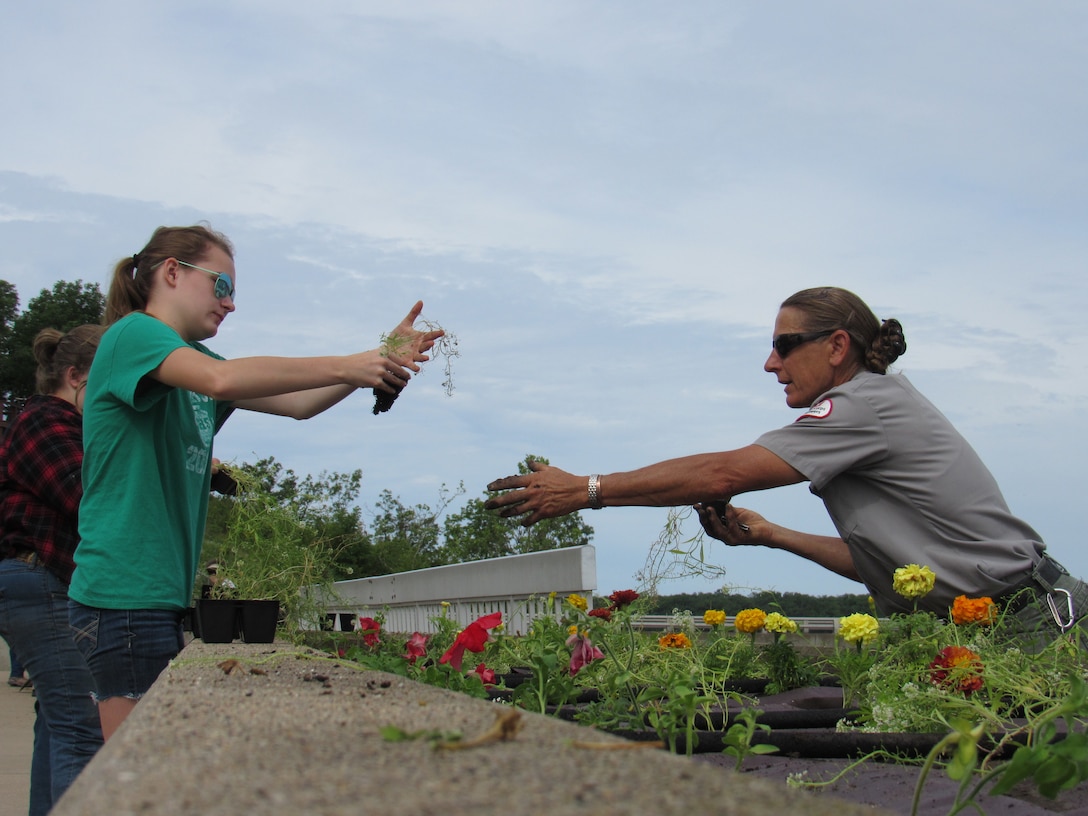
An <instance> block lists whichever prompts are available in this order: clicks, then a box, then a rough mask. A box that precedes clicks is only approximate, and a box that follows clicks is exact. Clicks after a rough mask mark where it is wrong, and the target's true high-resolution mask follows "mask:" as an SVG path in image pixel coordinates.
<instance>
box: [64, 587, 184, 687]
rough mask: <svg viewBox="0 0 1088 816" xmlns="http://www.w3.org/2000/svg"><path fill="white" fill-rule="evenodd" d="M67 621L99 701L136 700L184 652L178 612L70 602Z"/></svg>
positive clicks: (180, 614) (179, 613)
mask: <svg viewBox="0 0 1088 816" xmlns="http://www.w3.org/2000/svg"><path fill="white" fill-rule="evenodd" d="M68 620H69V623H70V624H71V627H72V635H73V637H74V638H75V642H76V648H77V649H79V651H80V652H82V653H83V657H84V659H85V660H86V661H87V666H88V668H90V670H91V675H92V676H93V677H94V691H95V697H96V699H98V700H100V701H101V700H108V699H110V698H111V697H127V698H129V699H131V700H139V699H140V698H141V697H143V696H144V695H145V694H146V693H147V691H148V689H150V688H151V685H152V683H154V682H155V680H156V679H157V678H158V676H159V675H160V674H161V673H162V670H163V669H165V668H166V667H167V665H168V664H169V663H170V661H171V660H173V659H174V658H175V657H177V654H178V652H180V651H181V650H182V649H184V648H185V633H184V631H183V630H182V625H181V621H182V613H181V612H173V611H170V610H167V609H96V608H94V607H90V606H84V605H83V604H81V603H78V602H76V601H69V602H68Z"/></svg>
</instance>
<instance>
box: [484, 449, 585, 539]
mask: <svg viewBox="0 0 1088 816" xmlns="http://www.w3.org/2000/svg"><path fill="white" fill-rule="evenodd" d="M529 469H530V470H531V471H532V472H531V473H526V474H521V475H519V476H504V477H503V478H501V479H496V480H495V481H493V482H491V483H490V484H488V486H487V489H488V490H505V491H506V492H505V493H501V494H500V495H498V496H492V497H491V498H490V499H488V500H487V501H486V502H484V508H485V509H487V510H497V511H498V513H499V515H500V516H502V517H503V518H517V517H519V516H524V518H523V519H522V520H521V524H522V525H523V526H525V527H529V526H531V525H533V524H536V523H537V522H538V521H543V520H544V519H549V518H555V517H556V516H565V515H567V514H568V513H573V512H574V511H576V510H580V509H582V508H583V507H587V506H588V504H587V502H586V498H587V496H588V493H587V490H586V485H587V481H588V480H587V479H586V477H585V476H575V475H573V474H571V473H567V472H566V471H565V470H560V469H559V468H557V467H552V466H551V465H545V464H544V463H543V462H537V461H535V460H532V461H530V462H529Z"/></svg>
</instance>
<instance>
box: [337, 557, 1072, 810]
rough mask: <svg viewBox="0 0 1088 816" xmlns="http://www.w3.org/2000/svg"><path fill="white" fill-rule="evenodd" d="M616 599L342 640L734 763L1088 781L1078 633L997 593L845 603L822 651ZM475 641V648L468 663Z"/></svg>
mask: <svg viewBox="0 0 1088 816" xmlns="http://www.w3.org/2000/svg"><path fill="white" fill-rule="evenodd" d="M932 585H933V579H932V572H930V571H928V570H927V569H926V568H925V567H920V566H919V565H908V566H907V567H904V568H903V569H902V570H899V571H897V573H896V577H895V586H896V589H897V591H899V592H901V593H902V594H903V595H904V596H905V597H908V598H915V599H916V598H918V597H921V596H922V595H924V593H925V592H928V591H929V589H931V588H932ZM609 602H610V603H609V605H608V606H607V607H602V608H598V609H588V608H587V606H588V605H587V603H586V601H585V599H584V598H582V597H581V596H570V597H569V598H567V599H566V603H565V605H564V609H565V610H566V614H565V616H564V617H563V619H562V620H554V619H552V618H549V617H544V618H539V619H537V620H536V621H534V624H533V627H532V629H531V631H530V632H529V633H528V634H526V635H525V636H521V637H513V636H509V635H506V634H505V633H504V632H503V631H502V622H501V615H500V614H499V613H493V614H491V615H486V616H484V617H482V618H480V619H479V620H477V621H476V622H474V623H472V624H470V625H469V626H467V627H465V628H464V629H463V630H459V627H458V626H457V624H455V623H453V622H452V621H449V620H447V619H445V618H444V617H440V618H438V619H436V620H435V623H436V625H437V628H438V631H437V632H436V633H435V634H432V635H429V636H427V635H423V634H420V633H413V634H411V635H410V636H409V635H390V634H389V633H386V632H383V631H382V629H381V616H380V615H377V616H375V617H373V618H370V617H368V618H364V619H362V621H361V630H362V631H361V632H360V633H359V634H355V635H343V636H340V638H339V640H338V642H337V644H336V648H337V650H338V654H339V655H340V656H341V657H342V658H344V659H347V660H352V661H356V662H358V663H360V664H362V665H364V666H365V667H367V668H375V669H382V670H385V671H392V672H396V673H400V674H404V675H407V676H410V677H413V678H415V679H418V680H421V681H423V682H427V683H432V684H436V685H440V686H444V687H446V688H453V689H457V690H461V691H464V692H466V693H469V694H473V695H476V696H480V697H485V696H490V697H492V698H493V699H495V700H496V701H497V702H501V703H506V704H510V705H514V706H518V707H521V708H524V709H528V710H532V711H538V712H541V713H545V714H552V715H555V716H560V717H565V718H569V719H573V720H576V721H578V722H582V723H585V724H589V725H593V726H596V727H598V728H602V729H605V730H609V731H612V732H615V733H619V734H623V735H624V736H628V737H629V738H632V739H639V740H647V739H652V740H655V741H659V742H660V743H661V744H662V746H663V747H666V748H668V749H669V750H672V751H675V752H680V753H687V754H693V753H696V752H706V751H711V752H719V753H722V754H724V755H726V756H728V757H730V758H731V759H732V761H733V762H734V763H735V766H736V767H737V768H740V767H741V765H742V764H743V763H744V761H745V760H746V759H748V758H751V757H753V756H754V755H757V754H764V753H770V752H775V751H780V752H789V753H791V754H794V755H803V756H852V757H863V758H865V757H868V758H881V759H885V760H887V759H892V760H894V761H898V762H904V763H906V762H918V763H920V764H921V770H920V772H919V783H920V784H921V783H922V782H924V780H925V778H926V776H927V774H929V773H930V772H931V770H932V769H933V768H934V767H936V766H938V765H939V766H943V768H944V769H945V772H946V773H947V774H948V775H949V776H950V777H952V778H953V779H956V780H957V781H959V782H960V783H961V785H962V787H961V794H962V796H963V800H964V802H967V801H970V800H971V799H972V798H974V797H975V796H977V795H978V794H979V792H980V791H981V789H982V786H983V785H992V790H996V791H1000V790H1002V789H1003V787H1006V786H1011V785H1012V784H1014V783H1016V782H1018V781H1020V780H1023V779H1026V778H1031V779H1033V780H1034V782H1035V784H1036V785H1038V787H1039V790H1040V791H1041V792H1042V793H1043V794H1045V795H1048V796H1051V795H1056V794H1057V793H1058V792H1060V791H1061V790H1064V789H1068V788H1070V787H1073V786H1076V785H1078V784H1080V782H1082V781H1083V780H1085V779H1088V736H1086V734H1085V733H1084V724H1085V720H1086V718H1088V691H1086V686H1085V682H1084V680H1085V668H1086V666H1085V655H1084V653H1083V652H1082V651H1081V648H1080V646H1079V645H1078V642H1077V641H1076V640H1075V639H1072V638H1069V637H1060V638H1056V639H1054V640H1053V641H1052V642H1050V643H1048V644H1046V645H1044V646H1042V647H1041V648H1037V649H1035V650H1028V649H1026V648H1024V647H1023V645H1022V643H1021V642H1020V641H1019V640H1016V639H1015V638H1013V637H1011V636H1010V631H1011V629H1012V627H1011V626H1006V625H1005V624H1006V617H1005V613H1003V611H1002V610H1000V609H998V608H997V606H996V605H995V604H994V603H993V602H992V601H991V600H990V599H989V598H980V599H968V598H960V599H957V601H956V603H955V604H954V606H953V607H952V609H951V610H950V611H949V616H948V618H947V619H943V618H939V617H937V616H936V615H933V614H931V613H927V612H914V613H911V614H902V615H893V616H892V617H891V618H890V619H885V620H878V619H877V618H876V617H875V616H874V615H873V614H871V611H870V612H869V613H864V612H859V613H856V614H854V615H849V616H847V617H845V618H843V619H841V620H840V622H839V623H840V628H839V636H838V638H837V639H836V642H835V646H834V647H833V648H830V649H823V650H819V649H813V648H811V647H808V646H806V644H805V643H804V639H803V636H801V635H799V634H798V633H797V627H796V625H795V624H794V623H793V622H792V621H791V620H790V619H789V618H787V617H785V616H783V615H781V614H778V613H775V612H770V613H767V612H765V611H764V610H759V609H745V610H739V611H737V612H736V613H735V614H734V615H732V616H729V615H727V614H726V612H725V611H724V610H706V611H705V612H704V613H703V615H702V619H703V622H704V623H705V624H707V625H709V627H710V628H709V631H707V630H698V631H697V629H696V627H695V625H694V618H693V615H692V613H691V612H688V611H677V612H675V613H674V616H673V620H672V626H671V627H670V631H667V632H665V633H664V634H661V635H651V634H648V633H645V632H639V631H636V630H635V628H634V627H633V626H632V618H634V617H636V616H637V615H638V614H639V612H640V609H639V599H638V595H637V593H635V592H633V591H630V590H624V591H621V592H616V593H613V594H612V595H611V596H609ZM760 632H770V633H771V635H772V637H771V639H770V642H768V643H758V644H757V639H756V635H757V633H760ZM468 653H472V654H473V655H476V656H478V657H474V658H473V659H472V660H470V661H468V664H467V665H466V656H467V654H468ZM472 663H475V664H476V665H475V667H474V668H473V667H472V665H471V664H472ZM742 681H744V682H758V683H760V684H761V686H762V688H761V689H760V690H758V691H756V690H753V689H751V688H748V689H745V688H742V687H741V686H740V685H739V684H740V683H741V682H742ZM798 690H800V691H798ZM817 691H818V692H819V693H816V692H817ZM790 692H792V693H793V696H792V698H790V695H789V693H790ZM791 699H792V701H791ZM816 731H819V732H820V733H819V735H818V738H816V736H817V735H816V734H815V732H816Z"/></svg>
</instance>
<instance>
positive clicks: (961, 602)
mask: <svg viewBox="0 0 1088 816" xmlns="http://www.w3.org/2000/svg"><path fill="white" fill-rule="evenodd" d="M996 620H997V604H995V603H994V602H993V599H992V598H987V597H982V598H968V597H967V596H966V595H960V596H959V597H958V598H956V600H954V601H952V622H953V623H957V624H961V625H962V624H965V623H981V624H984V625H989V624H991V623H993V622H994V621H996Z"/></svg>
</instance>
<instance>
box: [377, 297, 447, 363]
mask: <svg viewBox="0 0 1088 816" xmlns="http://www.w3.org/2000/svg"><path fill="white" fill-rule="evenodd" d="M422 312H423V301H422V300H419V301H416V305H415V306H413V307H412V308H411V310H409V312H408V314H407V315H406V316H405V318H404V320H402V321H401V322H400V323H399V324H398V325H397V327H396V328H395V329H393V331H391V332H389V334H387V335H386V337H385V353H386V356H387V357H388V358H389V359H390V360H392V361H393V362H394V363H396V364H397V365H399V366H403V367H405V368H408V369H411V370H412V371H419V363H425V362H427V360H429V359H431V358H430V357H429V356H427V353H426V352H428V351H430V350H431V349H432V348H433V347H434V344H435V342H436V341H437V340H438V338H440V337H442V336H443V335H445V333H446V332H444V331H443V330H442V329H434V330H430V329H428V330H426V331H420V330H418V329H416V328H415V322H416V320H417V319H418V318H419V316H420V314H422Z"/></svg>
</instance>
